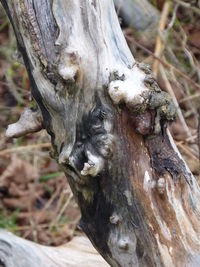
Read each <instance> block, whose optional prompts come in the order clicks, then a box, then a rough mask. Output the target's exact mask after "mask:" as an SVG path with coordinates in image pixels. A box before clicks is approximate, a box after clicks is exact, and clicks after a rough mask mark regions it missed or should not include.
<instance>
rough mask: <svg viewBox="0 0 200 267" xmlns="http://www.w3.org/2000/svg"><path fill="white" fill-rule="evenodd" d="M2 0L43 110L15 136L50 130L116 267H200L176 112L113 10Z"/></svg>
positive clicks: (94, 1)
mask: <svg viewBox="0 0 200 267" xmlns="http://www.w3.org/2000/svg"><path fill="white" fill-rule="evenodd" d="M1 1H2V3H3V5H4V8H5V9H6V11H7V13H8V15H9V18H10V20H11V22H12V24H13V27H14V30H15V34H16V37H17V41H18V47H19V50H20V51H21V53H22V55H23V58H24V62H25V65H26V67H27V69H28V72H29V77H30V81H31V85H32V95H33V97H34V99H35V100H36V102H37V104H38V107H39V110H38V111H35V110H32V111H30V110H29V112H31V114H32V115H31V116H30V115H29V116H27V114H29V112H27V111H25V112H24V113H23V116H22V117H21V119H20V121H19V122H18V123H15V124H14V125H12V126H10V127H9V128H8V135H9V136H19V134H20V135H21V134H23V133H27V132H29V131H30V132H32V131H34V130H36V129H37V130H38V129H40V128H41V127H42V126H43V127H44V128H45V129H46V130H47V132H48V133H49V134H50V136H51V139H52V147H53V149H52V152H51V155H52V156H53V157H54V158H55V159H56V160H57V161H58V163H59V164H60V166H61V167H62V169H63V170H64V172H65V173H66V176H67V178H68V181H69V184H70V186H71V189H72V191H73V193H74V196H75V198H76V200H77V202H78V204H79V207H80V210H81V214H82V218H81V227H82V229H83V231H84V232H85V233H86V234H87V236H88V237H89V239H90V240H91V242H92V244H93V245H94V246H95V247H96V249H97V250H98V251H99V252H100V254H101V255H102V256H103V257H104V258H105V260H106V261H107V262H108V263H109V264H110V265H111V266H123V267H127V266H142V267H145V266H148V267H153V266H167V267H169V266H176V267H177V266H181V267H182V266H190V267H191V266H192V267H194V266H200V254H199V253H200V224H199V217H200V208H199V206H198V201H199V200H200V191H199V188H198V185H197V182H196V180H195V178H194V177H193V176H192V174H191V173H190V171H189V169H188V168H187V166H186V164H185V162H184V161H183V159H182V158H181V156H180V154H179V152H178V150H177V149H176V146H175V145H174V142H173V140H172V138H171V136H170V134H169V132H168V130H167V122H168V121H172V120H173V119H174V116H175V110H174V106H173V104H172V101H171V99H170V98H169V96H168V95H167V94H166V93H164V92H162V91H161V90H160V89H159V87H158V85H157V83H156V81H155V79H154V78H153V77H152V74H151V70H150V69H149V67H148V66H145V65H144V64H138V63H137V62H136V61H135V60H134V58H133V57H132V55H131V53H130V51H129V49H128V46H127V44H126V42H125V39H124V36H123V34H122V31H121V29H120V26H119V22H118V18H117V16H116V13H115V10H114V4H113V1H111V0H54V1H52V0H51V1H50V0H41V1H36V0H7V1H6V0H1ZM38 114H41V119H39V115H38ZM29 118H30V120H31V123H30V121H29V123H28V124H27V120H29ZM28 129H29V130H28ZM0 249H1V243H0ZM13 253H15V252H14V251H13ZM20 256H22V255H20ZM7 266H8V267H9V265H7ZM30 266H31V265H30ZM33 266H34V265H33Z"/></svg>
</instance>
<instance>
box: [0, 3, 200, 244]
mask: <svg viewBox="0 0 200 267" xmlns="http://www.w3.org/2000/svg"><path fill="white" fill-rule="evenodd" d="M115 6H116V11H117V14H118V16H119V20H120V23H121V26H122V28H123V32H124V35H125V37H126V40H127V42H128V45H129V47H130V49H131V51H132V53H133V55H134V57H135V59H136V60H137V61H143V62H145V63H147V64H149V65H151V67H152V69H153V73H154V75H155V77H156V78H157V79H158V83H159V85H160V87H161V88H162V89H163V90H165V91H167V92H168V93H169V94H170V95H171V96H172V98H173V101H174V103H175V105H176V107H177V119H176V121H175V122H174V123H173V124H172V125H170V130H171V133H172V135H173V137H174V139H175V141H176V144H177V146H178V148H179V150H180V151H181V153H182V155H183V157H184V159H185V160H186V161H187V163H188V165H189V167H190V169H191V171H192V172H193V173H194V175H195V176H196V177H197V179H198V181H200V180H199V179H200V167H199V166H200V165H199V147H200V126H199V121H200V120H199V112H200V1H197V0H195V1H192V0H190V1H181V0H171V1H164V0H152V1H147V0H115ZM31 105H32V100H31V95H30V83H29V79H28V76H27V72H26V69H25V67H24V65H23V62H22V60H21V59H20V58H19V55H18V53H17V52H16V41H15V36H14V34H13V31H12V27H11V25H10V24H9V20H8V18H7V16H6V14H5V13H4V11H3V8H2V6H1V5H0V228H4V229H7V230H9V231H12V232H14V233H15V234H17V235H19V236H22V237H24V238H27V239H30V240H34V241H36V242H39V243H41V244H45V245H60V244H63V243H65V242H66V241H68V240H70V239H71V238H72V237H73V236H74V235H79V234H81V231H80V229H79V227H78V222H79V220H80V213H79V210H78V207H77V205H76V203H75V201H74V199H73V196H72V193H71V191H70V188H69V185H68V183H67V179H66V178H65V176H64V175H63V173H62V172H60V170H59V168H58V166H57V164H56V163H55V162H54V161H53V160H51V159H50V157H49V150H50V139H49V137H48V135H47V134H46V133H45V131H41V132H39V133H34V134H31V135H27V136H25V137H21V138H16V139H6V138H5V131H6V128H7V126H8V124H10V123H13V122H15V121H16V120H18V118H19V116H20V114H21V112H22V111H23V109H24V107H25V106H31Z"/></svg>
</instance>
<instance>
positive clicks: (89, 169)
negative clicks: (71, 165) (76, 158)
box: [81, 151, 104, 177]
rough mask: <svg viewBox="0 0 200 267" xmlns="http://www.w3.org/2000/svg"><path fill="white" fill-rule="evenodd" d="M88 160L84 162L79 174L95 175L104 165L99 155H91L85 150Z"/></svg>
mask: <svg viewBox="0 0 200 267" xmlns="http://www.w3.org/2000/svg"><path fill="white" fill-rule="evenodd" d="M86 153H87V157H88V162H85V163H84V167H83V169H82V171H81V175H83V176H87V175H91V176H93V177H95V176H96V175H97V174H98V173H99V172H100V171H101V170H102V169H103V166H104V161H103V159H102V158H101V157H98V156H96V155H93V154H92V153H91V152H90V151H87V152H86Z"/></svg>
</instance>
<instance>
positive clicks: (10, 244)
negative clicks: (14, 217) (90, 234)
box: [0, 230, 109, 267]
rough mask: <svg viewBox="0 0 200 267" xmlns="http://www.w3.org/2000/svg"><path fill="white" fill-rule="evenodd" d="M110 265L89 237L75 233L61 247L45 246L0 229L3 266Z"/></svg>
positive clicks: (104, 266) (1, 266)
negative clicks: (74, 235)
mask: <svg viewBox="0 0 200 267" xmlns="http://www.w3.org/2000/svg"><path fill="white" fill-rule="evenodd" d="M6 266H9V267H38V266H40V267H94V266H95V267H106V266H109V265H108V264H107V263H106V262H105V261H104V259H103V258H102V257H101V256H100V255H99V254H98V253H97V251H96V250H95V249H94V248H93V246H92V244H91V243H90V241H89V240H88V239H87V238H86V237H83V236H82V237H81V236H79V237H74V238H73V240H72V241H70V242H69V243H67V244H66V245H64V246H60V247H56V248H53V247H46V246H41V245H38V244H35V243H33V242H30V241H27V240H24V239H22V238H19V237H16V236H14V235H13V234H11V233H8V232H5V231H2V230H0V267H6Z"/></svg>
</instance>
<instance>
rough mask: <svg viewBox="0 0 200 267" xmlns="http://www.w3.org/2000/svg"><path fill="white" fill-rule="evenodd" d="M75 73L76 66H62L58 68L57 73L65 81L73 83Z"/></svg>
mask: <svg viewBox="0 0 200 267" xmlns="http://www.w3.org/2000/svg"><path fill="white" fill-rule="evenodd" d="M77 71H78V67H77V66H65V65H62V64H60V65H59V66H58V73H59V74H60V76H61V77H62V78H63V79H64V80H66V81H74V78H75V76H76V73H77Z"/></svg>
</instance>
